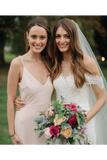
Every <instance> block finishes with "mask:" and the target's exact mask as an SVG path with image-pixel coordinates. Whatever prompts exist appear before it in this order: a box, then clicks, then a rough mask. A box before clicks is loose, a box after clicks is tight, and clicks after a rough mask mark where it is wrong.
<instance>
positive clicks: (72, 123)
mask: <svg viewBox="0 0 107 160" xmlns="http://www.w3.org/2000/svg"><path fill="white" fill-rule="evenodd" d="M68 122H69V124H70V126H71V127H72V128H75V127H77V126H78V122H77V117H76V115H73V116H72V117H71V118H69V119H68Z"/></svg>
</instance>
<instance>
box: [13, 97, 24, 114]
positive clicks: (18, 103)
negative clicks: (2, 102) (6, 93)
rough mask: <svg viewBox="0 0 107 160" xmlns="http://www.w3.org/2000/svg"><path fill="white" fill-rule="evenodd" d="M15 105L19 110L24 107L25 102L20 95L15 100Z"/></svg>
mask: <svg viewBox="0 0 107 160" xmlns="http://www.w3.org/2000/svg"><path fill="white" fill-rule="evenodd" d="M14 104H15V106H16V110H17V111H20V110H21V108H23V107H24V106H25V104H26V103H25V102H22V101H21V97H20V96H18V97H17V98H16V99H15V102H14Z"/></svg>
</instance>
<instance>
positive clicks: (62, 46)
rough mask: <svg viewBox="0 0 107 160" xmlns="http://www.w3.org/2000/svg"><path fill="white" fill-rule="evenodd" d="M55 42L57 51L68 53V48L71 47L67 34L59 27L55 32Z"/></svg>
mask: <svg viewBox="0 0 107 160" xmlns="http://www.w3.org/2000/svg"><path fill="white" fill-rule="evenodd" d="M55 42H56V45H57V47H58V49H59V50H60V51H61V52H62V53H64V52H69V50H70V46H71V43H70V42H71V41H70V36H69V34H68V32H67V31H66V30H65V29H64V28H62V27H61V26H60V27H59V28H58V29H57V31H56V35H55Z"/></svg>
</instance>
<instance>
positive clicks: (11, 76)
mask: <svg viewBox="0 0 107 160" xmlns="http://www.w3.org/2000/svg"><path fill="white" fill-rule="evenodd" d="M20 66H21V65H20V60H19V58H15V59H14V60H13V61H12V62H11V65H10V69H9V72H8V80H7V117H8V126H9V134H10V136H12V135H13V136H12V137H11V138H12V142H13V144H18V143H19V144H21V141H20V140H19V138H18V136H17V135H16V134H14V133H15V124H14V117H15V113H14V112H15V110H14V100H15V97H16V93H17V86H18V82H19V78H20V68H21V67H20Z"/></svg>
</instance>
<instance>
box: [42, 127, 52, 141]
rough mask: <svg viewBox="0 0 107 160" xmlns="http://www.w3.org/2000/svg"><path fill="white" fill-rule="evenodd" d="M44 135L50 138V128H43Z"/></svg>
mask: <svg viewBox="0 0 107 160" xmlns="http://www.w3.org/2000/svg"><path fill="white" fill-rule="evenodd" d="M43 131H44V136H45V137H46V138H47V139H50V138H51V137H52V134H50V128H49V127H48V128H45V129H44V130H43Z"/></svg>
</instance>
